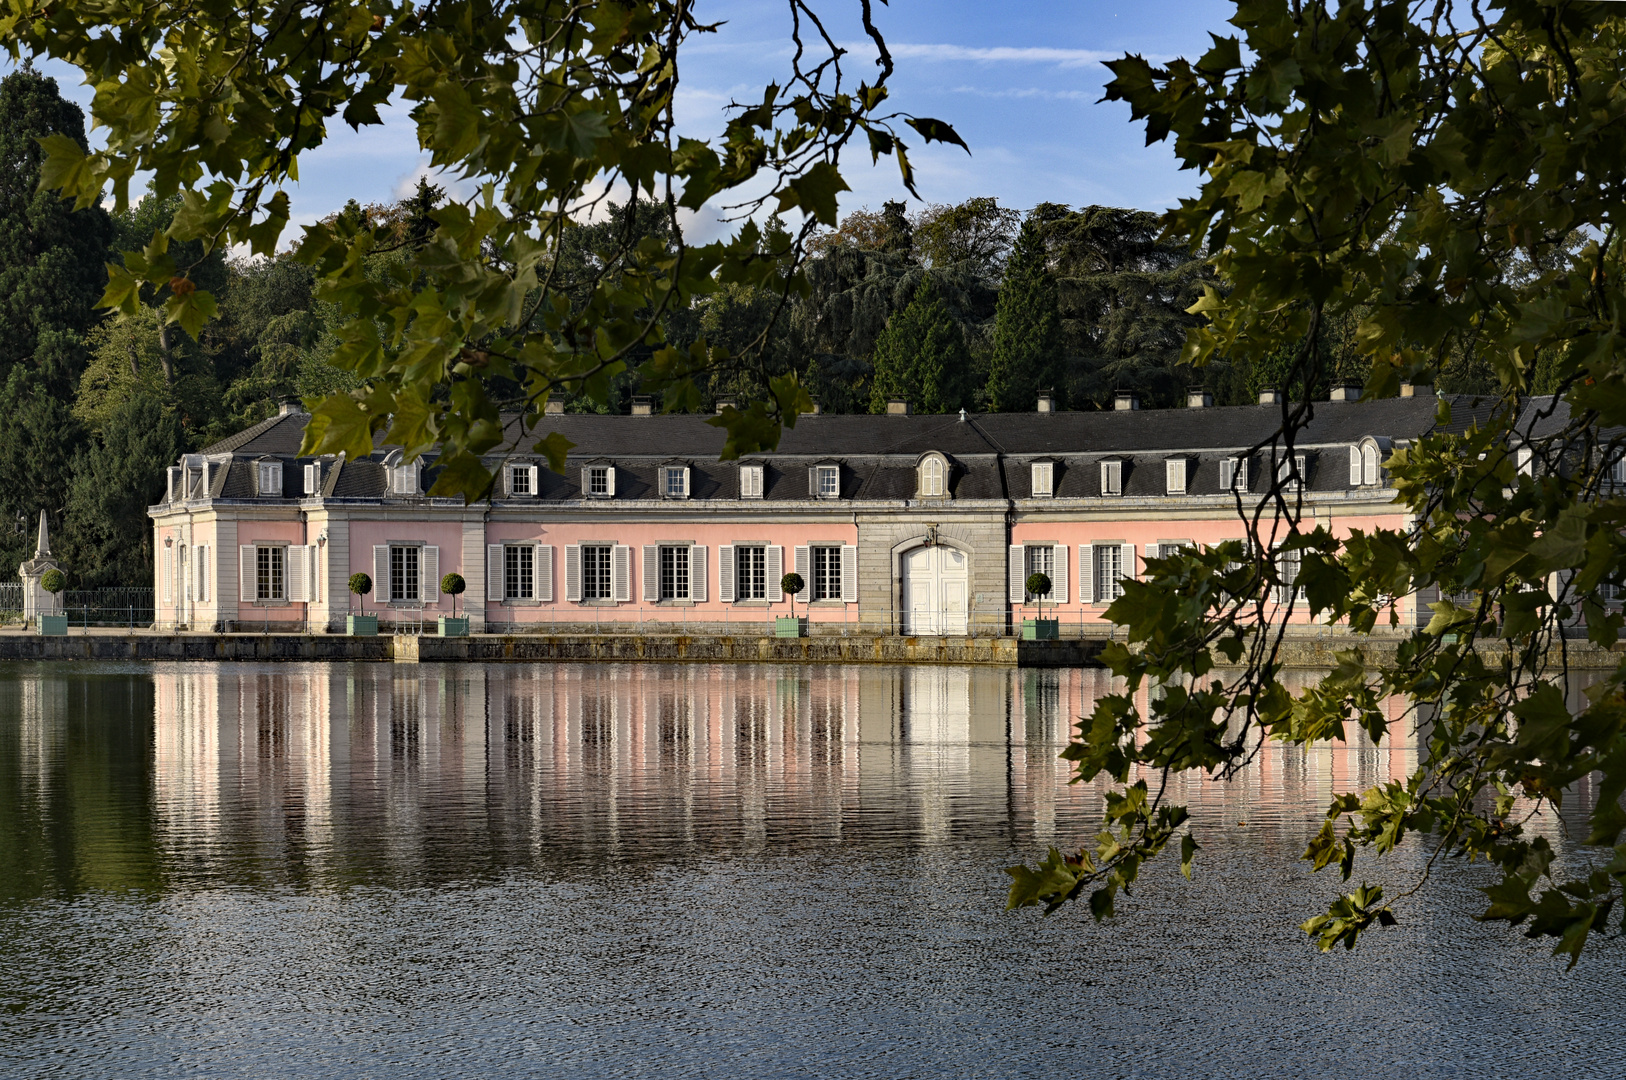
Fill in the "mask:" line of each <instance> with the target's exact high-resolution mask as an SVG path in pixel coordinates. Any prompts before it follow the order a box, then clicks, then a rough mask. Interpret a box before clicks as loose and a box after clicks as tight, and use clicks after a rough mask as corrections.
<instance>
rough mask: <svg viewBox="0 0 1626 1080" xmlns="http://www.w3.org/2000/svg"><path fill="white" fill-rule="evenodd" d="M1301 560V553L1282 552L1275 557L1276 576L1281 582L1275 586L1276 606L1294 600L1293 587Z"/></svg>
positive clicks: (1302, 554)
mask: <svg viewBox="0 0 1626 1080" xmlns="http://www.w3.org/2000/svg"><path fill="white" fill-rule="evenodd" d="M1303 558H1304V553H1303V552H1302V551H1283V552H1281V553H1279V554H1278V555H1277V556H1276V574H1277V576H1278V577H1280V578H1281V582H1282V583H1281V584H1280V585H1278V586H1276V602H1277V603H1278V604H1285V603H1287V602H1288V601H1289V600H1292V599H1293V598H1294V594H1295V592H1296V589H1295V586H1296V585H1297V583H1298V580H1299V566H1300V565H1301V563H1302V561H1303Z"/></svg>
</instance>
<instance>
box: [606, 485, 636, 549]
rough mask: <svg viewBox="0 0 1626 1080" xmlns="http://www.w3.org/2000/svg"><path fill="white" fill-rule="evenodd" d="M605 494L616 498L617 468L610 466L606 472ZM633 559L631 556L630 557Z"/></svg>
mask: <svg viewBox="0 0 1626 1080" xmlns="http://www.w3.org/2000/svg"><path fill="white" fill-rule="evenodd" d="M604 483H605V494H607V495H609V496H610V497H611V498H614V497H615V466H614V465H610V466H608V467H607V468H605V470H604ZM628 557H629V558H631V556H630V555H629V556H628Z"/></svg>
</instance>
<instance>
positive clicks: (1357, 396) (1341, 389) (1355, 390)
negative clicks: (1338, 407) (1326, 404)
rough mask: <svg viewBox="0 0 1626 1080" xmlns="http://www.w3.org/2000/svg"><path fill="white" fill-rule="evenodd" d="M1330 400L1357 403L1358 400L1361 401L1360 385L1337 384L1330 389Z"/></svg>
mask: <svg viewBox="0 0 1626 1080" xmlns="http://www.w3.org/2000/svg"><path fill="white" fill-rule="evenodd" d="M1332 400H1334V401H1359V400H1361V384H1360V383H1339V384H1338V385H1337V386H1335V387H1333V388H1332Z"/></svg>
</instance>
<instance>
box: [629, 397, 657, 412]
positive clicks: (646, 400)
mask: <svg viewBox="0 0 1626 1080" xmlns="http://www.w3.org/2000/svg"><path fill="white" fill-rule="evenodd" d="M654 412H655V399H654V398H652V397H650V396H649V395H648V394H634V395H632V415H634V416H651V415H653V414H654Z"/></svg>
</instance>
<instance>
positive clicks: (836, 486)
mask: <svg viewBox="0 0 1626 1080" xmlns="http://www.w3.org/2000/svg"><path fill="white" fill-rule="evenodd" d="M816 473H817V483H818V496H819V498H821V499H839V498H841V470H840V469H839V468H837V467H836V466H834V465H820V466H819V467H818V469H817V470H816Z"/></svg>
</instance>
